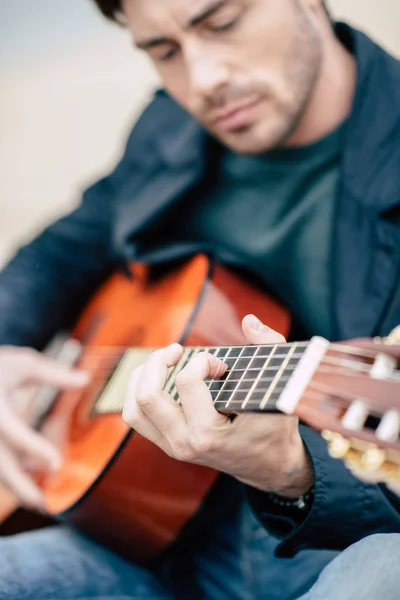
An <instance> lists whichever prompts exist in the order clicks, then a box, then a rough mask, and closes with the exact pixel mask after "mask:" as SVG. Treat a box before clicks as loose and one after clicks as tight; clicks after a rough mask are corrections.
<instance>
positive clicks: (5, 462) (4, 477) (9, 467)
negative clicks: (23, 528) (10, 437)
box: [0, 444, 44, 510]
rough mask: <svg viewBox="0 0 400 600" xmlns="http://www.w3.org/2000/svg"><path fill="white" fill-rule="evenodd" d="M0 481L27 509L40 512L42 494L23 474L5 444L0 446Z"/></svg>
mask: <svg viewBox="0 0 400 600" xmlns="http://www.w3.org/2000/svg"><path fill="white" fill-rule="evenodd" d="M0 454H1V470H0V480H1V481H2V483H3V484H4V485H5V486H6V487H7V488H8V489H9V490H10V491H11V492H12V493H13V494H14V495H15V496H17V498H18V500H20V502H21V503H22V504H23V505H24V506H27V507H31V508H36V509H38V510H42V509H43V507H44V502H43V494H42V491H41V489H40V488H39V487H38V485H37V484H36V483H35V481H34V480H33V479H32V478H31V477H30V476H29V475H28V474H27V473H25V472H24V471H23V470H22V468H21V466H20V464H19V461H18V459H17V458H16V456H15V454H13V453H12V452H11V451H10V449H9V448H7V446H6V445H5V444H0Z"/></svg>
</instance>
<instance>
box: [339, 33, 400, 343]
mask: <svg viewBox="0 0 400 600" xmlns="http://www.w3.org/2000/svg"><path fill="white" fill-rule="evenodd" d="M349 31H350V30H349V29H348V28H346V29H345V32H344V33H345V35H349ZM351 35H352V43H353V46H354V52H355V55H356V58H357V65H358V82H357V92H356V97H355V101H354V106H353V110H352V116H351V117H350V120H349V123H348V128H347V140H346V143H345V151H344V156H343V165H342V182H341V190H340V193H339V198H338V207H337V219H336V221H335V233H334V240H333V246H334V247H333V281H332V291H333V305H334V306H333V317H334V324H335V327H334V329H335V336H334V337H335V339H345V338H352V337H357V336H365V335H368V336H372V335H377V334H378V333H383V334H387V333H388V332H387V331H382V328H386V329H387V327H389V326H392V325H391V324H390V323H389V322H388V321H387V320H385V315H386V313H387V311H388V309H389V307H390V299H391V297H392V295H393V292H394V290H395V287H396V284H397V283H398V280H399V273H400V227H399V226H398V225H396V224H395V223H392V222H390V220H388V219H386V218H385V217H384V216H383V215H384V213H386V212H387V211H389V210H390V209H392V208H393V207H395V206H396V205H398V204H400V173H399V167H398V165H399V164H400V147H399V144H398V143H396V140H395V132H396V131H397V130H398V124H397V121H398V109H397V108H395V107H396V106H399V104H400V93H399V91H398V89H397V88H396V86H394V85H391V84H392V83H393V82H392V81H391V80H390V74H391V70H392V71H393V74H395V73H397V76H398V73H399V71H400V67H399V64H398V62H397V61H395V60H394V59H392V58H391V57H389V56H388V55H387V54H386V53H385V52H384V51H383V50H381V49H380V48H378V47H377V46H375V44H374V43H373V42H371V41H370V40H369V39H368V38H367V37H366V36H364V35H363V34H360V33H359V32H354V31H353V32H352V34H351ZM389 106H392V107H393V108H392V109H391V110H388V107H389ZM392 308H393V307H392ZM399 311H400V304H399ZM392 314H393V319H395V318H399V319H400V314H398V315H397V317H396V315H395V313H393V311H392ZM384 323H385V326H384Z"/></svg>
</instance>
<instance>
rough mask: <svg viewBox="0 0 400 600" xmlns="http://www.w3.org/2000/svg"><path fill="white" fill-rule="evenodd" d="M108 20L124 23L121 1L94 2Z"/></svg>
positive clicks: (98, 0)
mask: <svg viewBox="0 0 400 600" xmlns="http://www.w3.org/2000/svg"><path fill="white" fill-rule="evenodd" d="M94 1H95V3H96V4H97V6H98V7H99V9H100V10H101V12H102V13H103V15H104V16H105V17H107V19H111V20H112V21H117V22H118V23H120V22H122V6H121V0H94Z"/></svg>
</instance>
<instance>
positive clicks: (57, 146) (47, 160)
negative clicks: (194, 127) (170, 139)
mask: <svg viewBox="0 0 400 600" xmlns="http://www.w3.org/2000/svg"><path fill="white" fill-rule="evenodd" d="M331 7H332V9H334V11H335V14H337V15H340V16H341V17H345V18H347V19H349V20H351V21H352V22H353V23H355V24H358V25H359V26H362V27H363V28H365V29H366V30H367V31H369V32H370V33H372V34H373V35H374V36H375V37H376V38H377V39H379V40H380V41H381V42H382V43H384V44H385V45H386V46H387V47H388V48H390V49H392V51H394V52H397V53H398V54H399V55H400V2H399V0H331ZM155 82H156V78H155V76H154V74H153V73H152V70H151V68H150V66H149V64H148V63H147V61H146V59H145V58H143V57H142V56H141V55H139V54H138V53H137V52H135V51H133V50H132V48H131V46H130V42H129V39H128V37H127V36H126V34H125V33H124V32H123V31H120V30H119V29H118V28H116V27H114V26H113V25H111V24H108V23H106V22H105V21H104V20H103V19H102V18H101V17H100V16H99V15H98V14H97V12H96V10H95V9H94V7H93V6H92V4H91V2H90V0H35V1H33V0H17V1H16V2H14V3H10V2H1V1H0V86H1V94H0V132H1V135H0V262H1V261H2V260H4V258H5V257H6V256H8V255H9V253H10V252H11V251H12V248H13V247H15V246H16V245H18V244H19V243H20V242H21V241H22V240H24V239H26V238H27V236H30V235H32V234H33V232H34V231H36V230H37V229H38V228H39V227H41V226H42V225H43V224H45V223H46V222H48V220H49V219H52V218H54V217H55V216H56V215H58V214H60V213H62V212H63V211H66V210H67V209H68V208H69V207H71V206H72V205H73V203H74V202H76V201H77V200H78V199H79V195H80V190H81V189H82V187H83V186H84V185H86V184H87V183H88V182H90V181H93V180H95V179H96V178H97V177H98V176H99V175H100V174H101V173H103V172H104V171H105V170H107V169H108V168H109V167H110V166H111V165H112V164H113V163H114V161H115V160H116V158H117V156H118V155H119V153H120V150H121V145H122V142H123V140H124V139H125V135H126V132H127V130H128V128H129V126H130V124H131V123H132V120H133V119H134V118H135V116H136V115H137V114H138V112H139V111H140V109H141V107H142V106H143V105H144V103H145V102H146V100H147V98H148V97H149V94H150V93H151V90H152V88H153V86H154V85H155Z"/></svg>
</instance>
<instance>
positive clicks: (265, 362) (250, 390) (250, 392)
mask: <svg viewBox="0 0 400 600" xmlns="http://www.w3.org/2000/svg"><path fill="white" fill-rule="evenodd" d="M277 349H278V345H275V346H273V347H272V350H271V351H270V353H269V356H268V358H267V360H266V361H265V360H264V364H263V366H262V367H261V369H260V372H259V374H258V375H257V377H256V379H255V380H254V383H253V385H252V386H251V388H250V389H249V391H248V392H247V394H246V396H245V397H244V398H243V401H242V409H245V408H246V405H247V403H248V402H249V400H250V398H251V396H252V395H253V392H254V390H255V388H256V387H257V385H258V383H259V381H260V380H261V377H262V376H263V373H264V371H265V369H266V368H267V367H269V363H270V361H271V360H272V359H273V357H274V353H275V352H276V351H277ZM263 350H264V349H263ZM256 358H257V357H256Z"/></svg>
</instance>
